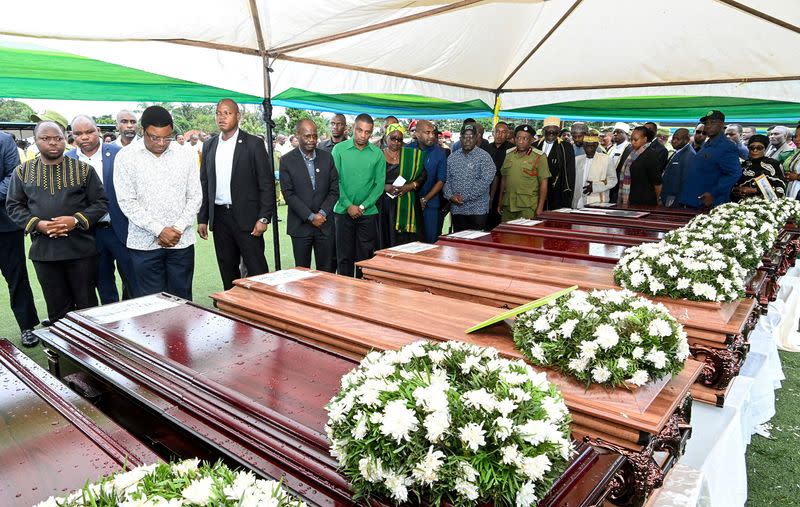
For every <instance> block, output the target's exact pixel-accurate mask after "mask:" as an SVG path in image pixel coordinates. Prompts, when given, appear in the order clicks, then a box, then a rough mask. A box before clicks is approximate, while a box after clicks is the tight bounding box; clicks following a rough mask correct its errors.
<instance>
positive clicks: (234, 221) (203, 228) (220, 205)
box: [197, 99, 275, 290]
mask: <svg viewBox="0 0 800 507" xmlns="http://www.w3.org/2000/svg"><path fill="white" fill-rule="evenodd" d="M216 118H217V126H218V127H219V130H220V133H219V135H217V136H214V137H213V138H211V139H209V140H208V141H206V142H205V143H203V152H202V158H201V162H200V184H201V186H202V187H203V203H202V205H201V206H200V212H199V213H198V214H197V224H198V226H197V233H198V234H199V235H200V237H201V238H203V239H208V231H213V232H214V250H215V251H216V254H217V264H218V265H219V273H220V276H221V277H222V286H223V287H224V288H225V290H228V289H230V288H231V287H233V281H234V280H235V279H237V278H240V277H241V274H240V271H239V261H240V260H242V261H243V262H244V266H245V268H246V269H247V274H248V275H249V276H253V275H260V274H262V273H266V272H267V271H269V266H268V265H267V258H266V257H265V256H264V232H265V231H266V230H267V226H268V225H269V222H270V220H271V218H272V215H273V214H274V213H275V178H274V176H273V174H272V173H271V172H270V171H269V167H268V162H267V150H266V148H265V146H264V142H263V141H262V140H261V139H259V138H258V137H256V136H254V135H251V134H248V133H247V132H244V131H243V130H240V129H239V118H240V113H239V106H238V104H236V102H234V101H233V100H231V99H222V100H220V101H219V103H217V113H216Z"/></svg>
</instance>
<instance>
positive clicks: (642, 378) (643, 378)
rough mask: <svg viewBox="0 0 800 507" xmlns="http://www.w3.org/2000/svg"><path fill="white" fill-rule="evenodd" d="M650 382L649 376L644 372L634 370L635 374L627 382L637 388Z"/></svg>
mask: <svg viewBox="0 0 800 507" xmlns="http://www.w3.org/2000/svg"><path fill="white" fill-rule="evenodd" d="M649 380H650V375H648V374H647V372H646V371H645V370H636V373H634V374H633V375H631V378H629V379H628V380H627V382H630V383H631V384H634V385H637V386H643V385H645V384H646V383H647V382H648V381H649Z"/></svg>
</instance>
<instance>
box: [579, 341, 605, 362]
mask: <svg viewBox="0 0 800 507" xmlns="http://www.w3.org/2000/svg"><path fill="white" fill-rule="evenodd" d="M599 347H600V344H599V343H598V342H597V341H595V340H586V341H584V342H581V344H580V345H578V349H579V350H580V351H581V356H580V357H581V359H586V360H590V359H594V358H595V357H596V356H597V349H598V348H599Z"/></svg>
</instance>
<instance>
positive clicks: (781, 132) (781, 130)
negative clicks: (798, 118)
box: [764, 125, 793, 160]
mask: <svg viewBox="0 0 800 507" xmlns="http://www.w3.org/2000/svg"><path fill="white" fill-rule="evenodd" d="M768 136H769V148H767V152H766V153H765V154H764V156H765V157H768V158H773V159H775V160H778V156H779V155H780V154H781V153H783V152H784V151H790V150H792V149H793V148H792V145H791V144H792V143H791V140H790V139H789V138H790V136H791V131H790V130H789V129H788V128H786V127H784V126H783V125H778V126H777V127H773V128H772V130H770V131H769V134H768Z"/></svg>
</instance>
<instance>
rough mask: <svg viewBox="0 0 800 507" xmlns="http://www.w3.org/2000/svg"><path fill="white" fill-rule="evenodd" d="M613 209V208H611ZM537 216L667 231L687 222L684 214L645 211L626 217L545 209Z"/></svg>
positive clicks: (556, 219) (582, 222) (548, 218)
mask: <svg viewBox="0 0 800 507" xmlns="http://www.w3.org/2000/svg"><path fill="white" fill-rule="evenodd" d="M612 209H613V208H612ZM537 218H539V219H544V220H555V221H561V222H571V223H580V224H593V225H608V226H614V227H638V228H642V229H653V230H656V231H662V232H667V231H671V230H673V229H677V228H678V227H683V226H684V225H686V222H688V219H687V218H686V217H684V216H680V215H674V214H671V213H660V212H659V213H647V214H645V215H644V216H642V217H639V218H626V217H615V216H604V215H600V214H598V213H562V212H559V211H545V212H543V213H542V214H540V215H538V216H537Z"/></svg>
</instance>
